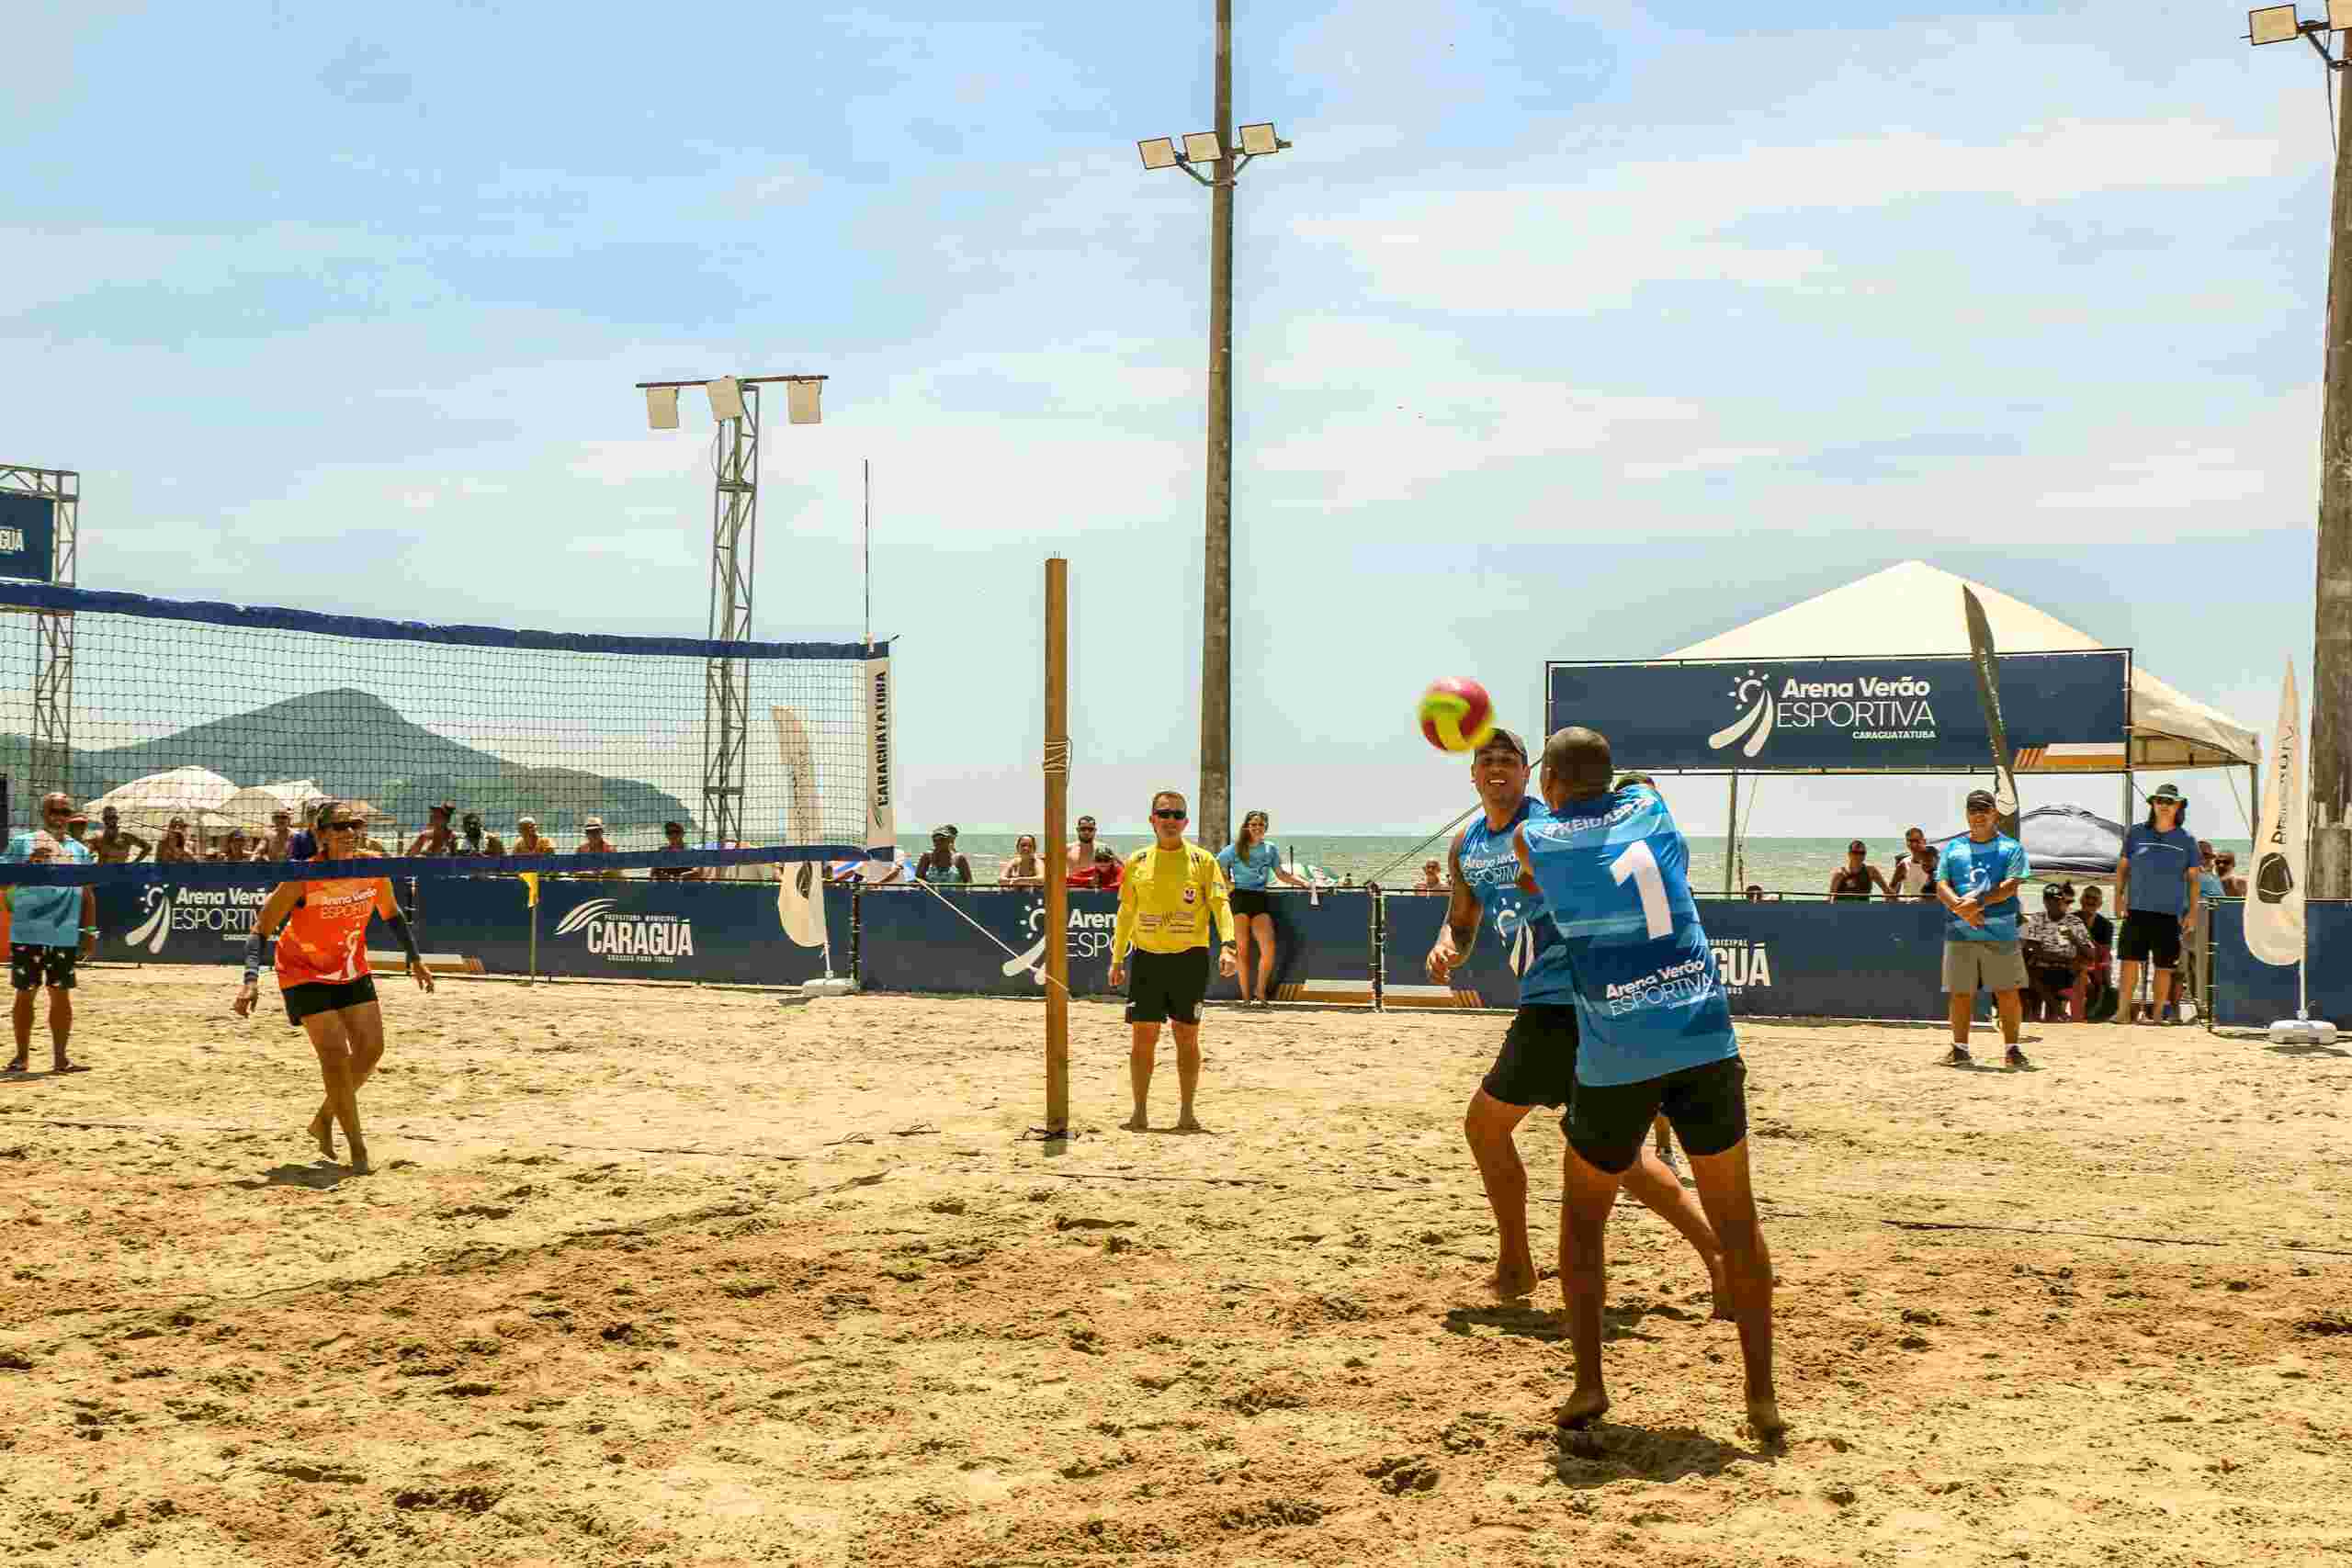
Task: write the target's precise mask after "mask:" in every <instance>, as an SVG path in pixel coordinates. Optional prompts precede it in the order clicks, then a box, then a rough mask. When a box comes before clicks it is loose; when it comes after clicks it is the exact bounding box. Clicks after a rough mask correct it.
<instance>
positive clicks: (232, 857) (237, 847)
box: [204, 828, 254, 865]
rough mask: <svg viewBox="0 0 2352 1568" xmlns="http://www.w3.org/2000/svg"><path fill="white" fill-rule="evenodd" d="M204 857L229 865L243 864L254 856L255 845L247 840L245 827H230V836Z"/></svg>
mask: <svg viewBox="0 0 2352 1568" xmlns="http://www.w3.org/2000/svg"><path fill="white" fill-rule="evenodd" d="M204 858H205V859H206V860H209V861H220V862H222V863H225V864H229V865H243V864H244V863H246V862H247V861H249V860H251V859H253V858H254V852H253V847H252V846H251V845H250V844H249V843H248V842H247V841H246V839H245V830H244V829H243V828H232V829H229V836H228V837H227V838H226V839H224V840H221V842H220V848H219V849H217V850H215V851H213V852H211V853H210V854H209V855H207V856H205V857H204Z"/></svg>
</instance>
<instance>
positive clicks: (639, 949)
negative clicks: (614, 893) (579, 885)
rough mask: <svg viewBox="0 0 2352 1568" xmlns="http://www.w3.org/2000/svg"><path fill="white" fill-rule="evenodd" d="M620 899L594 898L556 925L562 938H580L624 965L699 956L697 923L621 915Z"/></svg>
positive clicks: (676, 917) (671, 917)
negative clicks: (576, 936) (696, 934)
mask: <svg viewBox="0 0 2352 1568" xmlns="http://www.w3.org/2000/svg"><path fill="white" fill-rule="evenodd" d="M619 904H620V900H619V899H617V898H591V899H589V900H588V902H586V903H585V904H582V905H581V906H580V907H579V908H576V909H574V910H572V911H571V913H570V914H568V915H566V916H564V917H563V919H560V920H559V921H557V922H556V928H555V934H556V935H558V936H573V935H578V936H581V937H582V938H583V939H584V940H585V941H586V942H587V944H588V951H589V952H591V953H595V954H597V955H598V956H599V957H603V958H610V959H613V960H615V961H616V962H618V963H623V964H658V963H661V962H663V961H665V960H668V959H673V958H692V957H693V956H694V955H695V927H694V922H693V921H692V920H690V919H687V918H686V917H685V916H684V915H650V914H617V913H616V912H615V911H616V908H618V906H619Z"/></svg>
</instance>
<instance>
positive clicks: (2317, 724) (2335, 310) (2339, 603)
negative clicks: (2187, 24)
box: [2246, 0, 2352, 898]
mask: <svg viewBox="0 0 2352 1568" xmlns="http://www.w3.org/2000/svg"><path fill="white" fill-rule="evenodd" d="M2346 28H2352V0H2327V20H2326V21H2324V22H2305V21H2301V20H2298V19H2297V17H2296V16H2295V7H2294V6H2291V5H2288V6H2265V7H2263V8H2262V9H2260V10H2257V11H2250V12H2248V13H2247V14H2246V37H2247V39H2249V41H2251V42H2253V43H2254V44H2256V46H2260V45H2263V44H2269V43H2288V42H2291V41H2292V40H2294V39H2298V38H2301V39H2306V40H2308V41H2309V42H2310V44H2311V46H2312V49H2313V50H2314V51H2317V53H2318V55H2319V57H2320V59H2321V60H2323V61H2324V62H2326V68H2327V70H2328V71H2329V72H2330V73H2331V77H2332V75H2333V73H2338V72H2341V71H2343V70H2344V69H2345V66H2346V52H2347V51H2346V50H2345V48H2344V47H2343V46H2342V45H2341V44H2339V45H2338V47H2337V51H2336V53H2335V54H2334V55H2331V54H2329V53H2328V51H2327V45H2326V44H2325V43H2324V42H2322V41H2321V40H2322V38H2323V37H2324V35H2325V34H2328V33H2341V32H2343V31H2345V30H2346ZM2329 85H2330V88H2331V90H2332V89H2333V88H2334V85H2335V84H2334V82H2333V80H2332V79H2331V81H2330V84H2329ZM2337 96H2340V98H2341V100H2342V107H2341V108H2340V110H2339V111H2338V113H2337V115H2336V120H2337V126H2336V137H2335V195H2334V197H2333V199H2332V200H2331V202H2330V204H2329V212H2328V251H2327V342H2326V346H2325V354H2324V367H2325V368H2324V370H2323V371H2322V374H2321V381H2322V394H2321V404H2320V416H2319V559H2318V562H2317V578H2318V582H2317V587H2318V592H2317V595H2316V600H2315V604H2314V608H2313V612H2312V724H2311V753H2312V761H2311V859H2310V862H2309V864H2308V865H2307V867H2306V869H2305V878H2306V880H2305V884H2304V888H2305V894H2306V896H2307V897H2312V898H2352V124H2346V123H2344V122H2345V121H2346V120H2347V119H2352V82H2347V83H2346V86H2345V89H2344V91H2343V92H2342V93H2341V94H2340V95H2337Z"/></svg>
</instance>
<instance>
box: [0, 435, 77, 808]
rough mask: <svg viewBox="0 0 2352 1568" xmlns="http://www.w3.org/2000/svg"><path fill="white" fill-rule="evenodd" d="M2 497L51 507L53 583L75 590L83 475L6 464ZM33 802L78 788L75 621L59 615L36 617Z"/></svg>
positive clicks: (1, 467)
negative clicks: (31, 500) (28, 497)
mask: <svg viewBox="0 0 2352 1568" xmlns="http://www.w3.org/2000/svg"><path fill="white" fill-rule="evenodd" d="M0 494H7V495H31V496H39V497H42V498H44V499H46V500H47V501H49V502H50V503H51V506H50V516H51V519H52V528H53V532H52V533H51V543H50V576H49V581H51V582H54V583H58V584H60V585H62V586H63V587H67V588H71V587H73V586H74V562H75V560H76V559H77V558H78V556H79V553H80V551H79V545H80V533H81V514H82V476H81V475H80V474H78V473H75V472H74V470H73V469H71V468H26V467H24V466H22V465H19V464H13V463H0ZM32 721H33V722H32V756H31V758H30V764H31V771H32V777H31V778H30V779H28V781H27V783H28V784H30V785H31V794H32V798H33V799H35V800H39V799H40V796H41V795H44V794H46V793H48V792H49V791H51V790H71V789H72V788H73V787H74V617H73V616H71V615H59V614H57V613H55V612H54V611H49V610H40V611H36V612H34V615H33V713H32Z"/></svg>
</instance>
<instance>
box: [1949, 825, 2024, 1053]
mask: <svg viewBox="0 0 2352 1568" xmlns="http://www.w3.org/2000/svg"><path fill="white" fill-rule="evenodd" d="M1999 821H2000V818H1999V816H1998V815H1997V808H1996V806H1995V805H1994V801H1993V794H1992V792H1991V791H1990V790H1982V789H1977V790H1971V791H1969V792H1968V834H1967V836H1966V837H1965V838H1959V839H1954V840H1952V841H1951V844H1950V845H1949V846H1947V847H1946V849H1945V851H1944V854H1943V860H1942V863H1941V864H1940V865H1939V867H1938V868H1937V872H1936V898H1937V901H1938V902H1939V903H1940V904H1942V905H1943V907H1944V908H1945V910H1946V911H1947V912H1948V913H1949V914H1950V915H1951V919H1949V920H1947V921H1946V922H1945V923H1944V975H1943V979H1944V990H1945V991H1946V992H1947V993H1949V994H1950V996H1951V1056H1950V1057H1948V1058H1946V1059H1947V1060H1948V1061H1949V1062H1950V1063H1951V1065H1952V1066H1955V1067H1964V1066H1970V1065H1971V1064H1973V1062H1974V1061H1975V1058H1974V1057H1973V1056H1971V1055H1969V1054H1968V1023H1969V1017H1970V1015H1971V1014H1972V1013H1973V1012H1974V1011H1975V1010H1976V990H1977V987H1980V986H1982V987H1984V988H1985V989H1986V990H1988V991H1990V992H1992V993H1993V1005H1994V1008H1995V1010H1996V1011H1997V1012H1998V1013H1999V1015H2000V1020H2001V1038H2002V1040H2003V1041H2005V1042H2006V1043H2007V1046H2008V1050H2007V1054H2006V1055H2005V1058H2004V1059H2005V1060H2006V1061H2007V1064H2008V1066H2012V1067H2023V1066H2030V1064H2029V1063H2028V1062H2027V1061H2026V1056H2025V1052H2024V1051H2022V1050H2020V1049H2019V1048H2018V1026H2019V1024H2020V1023H2022V1022H2023V1021H2024V1004H2023V1003H2022V1002H2021V1001H2020V1000H2019V998H2018V991H2019V990H2020V989H2022V988H2023V987H2024V986H2025V983H2026V975H2025V959H2024V957H2023V956H2022V955H2021V954H2020V953H2018V885H2019V884H2021V883H2023V882H2024V881H2025V879H2026V876H2027V875H2028V868H2027V864H2026V858H2025V846H2024V845H2023V844H2020V843H2018V841H2017V840H2015V839H2012V838H2010V837H2009V836H2008V835H2007V833H2004V832H2002V831H2001V830H2000V829H1999V826H1998V823H1999Z"/></svg>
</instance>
